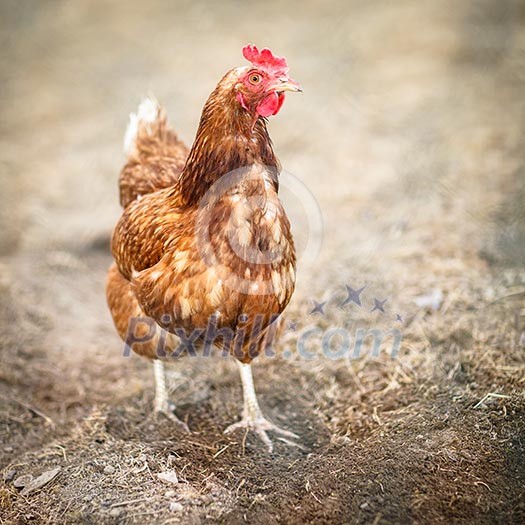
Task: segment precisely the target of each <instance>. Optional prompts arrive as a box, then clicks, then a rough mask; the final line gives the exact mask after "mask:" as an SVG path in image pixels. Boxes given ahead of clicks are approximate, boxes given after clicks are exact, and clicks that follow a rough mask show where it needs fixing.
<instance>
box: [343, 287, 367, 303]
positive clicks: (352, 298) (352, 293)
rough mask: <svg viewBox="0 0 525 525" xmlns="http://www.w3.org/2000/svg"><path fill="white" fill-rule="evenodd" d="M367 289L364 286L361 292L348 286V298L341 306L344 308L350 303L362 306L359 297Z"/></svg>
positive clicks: (360, 289)
mask: <svg viewBox="0 0 525 525" xmlns="http://www.w3.org/2000/svg"><path fill="white" fill-rule="evenodd" d="M365 288H366V286H362V287H361V288H359V290H354V289H353V288H351V287H350V286H348V285H346V293H347V294H348V297H347V298H346V299H345V300H344V301H343V302H342V303H341V306H344V305H345V304H348V303H355V304H357V306H362V304H361V298H360V297H359V296H360V295H361V293H362V292H363V290H364V289H365Z"/></svg>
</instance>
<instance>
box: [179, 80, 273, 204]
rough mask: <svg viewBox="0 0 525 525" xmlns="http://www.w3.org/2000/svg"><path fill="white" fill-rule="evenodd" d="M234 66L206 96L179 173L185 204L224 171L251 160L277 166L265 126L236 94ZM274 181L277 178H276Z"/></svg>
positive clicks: (199, 196)
mask: <svg viewBox="0 0 525 525" xmlns="http://www.w3.org/2000/svg"><path fill="white" fill-rule="evenodd" d="M236 82H237V73H236V70H231V71H229V72H228V73H227V74H226V75H225V76H224V77H223V78H222V80H221V81H220V82H219V84H218V85H217V87H216V88H215V90H214V91H213V92H212V94H211V95H210V97H209V98H208V100H207V102H206V104H205V105H204V108H203V110H202V115H201V119H200V123H199V129H198V130H197V136H196V137H195V141H194V143H193V146H192V148H191V150H190V153H189V155H188V159H187V161H186V165H185V166H184V169H183V171H182V173H181V175H180V179H179V185H178V191H179V192H180V196H181V197H182V200H183V202H184V203H185V204H186V205H192V204H196V203H198V202H199V201H200V199H201V198H202V197H203V196H204V194H205V193H206V191H207V190H208V189H209V188H210V186H212V185H213V184H214V183H215V182H216V181H217V180H219V179H220V178H221V177H222V176H223V175H225V174H227V173H229V172H231V171H233V170H235V169H238V168H242V167H245V166H250V165H252V164H262V165H265V166H268V167H269V168H270V169H271V171H274V172H275V175H276V174H277V173H278V172H279V170H280V166H279V161H278V160H277V158H276V156H275V154H274V151H273V148H272V141H271V139H270V136H269V135H268V130H267V129H266V119H263V118H259V119H257V121H256V122H255V125H254V123H253V117H252V116H251V115H250V114H249V113H248V111H246V110H245V109H244V108H242V106H241V105H240V104H239V102H238V101H237V100H236V98H235V91H234V86H235V83H236ZM275 184H276V185H277V181H275Z"/></svg>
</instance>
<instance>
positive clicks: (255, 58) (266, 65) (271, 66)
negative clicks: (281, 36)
mask: <svg viewBox="0 0 525 525" xmlns="http://www.w3.org/2000/svg"><path fill="white" fill-rule="evenodd" d="M242 56H243V57H244V58H245V59H246V60H248V61H250V62H251V63H252V64H253V65H254V66H256V67H259V68H261V69H265V70H266V71H268V72H269V73H272V74H274V75H286V74H287V73H288V69H289V68H288V64H287V63H286V58H284V57H282V58H281V57H276V56H274V54H273V53H272V52H271V51H270V50H269V49H268V48H267V47H265V48H264V49H261V51H259V50H258V49H257V46H254V45H252V44H248V45H247V46H244V47H243V49H242Z"/></svg>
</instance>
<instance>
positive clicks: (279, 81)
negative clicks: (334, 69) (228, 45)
mask: <svg viewBox="0 0 525 525" xmlns="http://www.w3.org/2000/svg"><path fill="white" fill-rule="evenodd" d="M242 54H243V56H244V58H246V60H248V61H249V62H251V63H252V66H251V67H246V68H242V69H240V75H239V80H238V82H237V84H236V85H235V91H236V99H237V101H238V102H239V104H240V105H241V106H242V107H243V108H244V109H245V110H246V111H248V112H250V113H251V114H252V116H253V117H254V119H257V118H258V117H269V116H270V115H276V114H277V113H278V112H279V110H280V109H281V106H282V105H283V102H284V92H285V91H301V88H300V87H299V84H298V83H297V82H295V80H292V79H291V78H290V77H289V76H288V65H287V64H286V59H285V58H280V57H276V56H274V54H273V53H272V52H271V51H270V50H269V49H267V48H265V49H262V50H261V51H259V50H258V49H257V47H256V46H253V45H247V46H245V47H244V48H243V50H242Z"/></svg>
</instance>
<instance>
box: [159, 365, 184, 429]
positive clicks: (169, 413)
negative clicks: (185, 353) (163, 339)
mask: <svg viewBox="0 0 525 525" xmlns="http://www.w3.org/2000/svg"><path fill="white" fill-rule="evenodd" d="M153 375H154V378H155V402H154V404H155V414H156V415H157V416H159V415H160V416H163V417H166V418H167V419H169V420H170V421H172V422H173V423H174V424H175V425H176V426H177V428H179V430H182V431H183V432H187V433H189V432H190V429H189V428H188V425H186V423H184V421H181V420H180V419H179V418H178V417H177V416H176V415H175V413H174V410H175V405H174V404H173V403H171V402H170V401H169V399H168V389H167V387H166V375H165V372H164V363H163V362H162V361H159V360H155V361H153Z"/></svg>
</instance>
